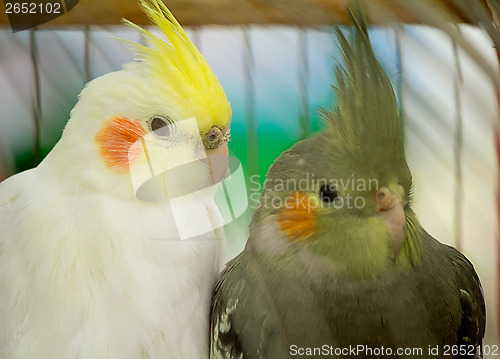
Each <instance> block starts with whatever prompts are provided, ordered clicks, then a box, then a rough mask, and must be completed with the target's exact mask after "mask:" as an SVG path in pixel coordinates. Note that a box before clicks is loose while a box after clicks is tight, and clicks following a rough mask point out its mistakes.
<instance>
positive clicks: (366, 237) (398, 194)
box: [250, 15, 420, 276]
mask: <svg viewBox="0 0 500 359" xmlns="http://www.w3.org/2000/svg"><path fill="white" fill-rule="evenodd" d="M353 18H354V21H355V27H354V28H355V30H354V35H353V39H352V41H351V42H349V41H348V40H347V39H346V37H345V36H344V35H343V33H342V32H341V31H340V30H338V31H337V36H338V39H339V43H340V48H341V51H342V53H343V62H344V65H343V66H338V67H337V69H336V79H337V85H336V86H335V92H336V95H337V100H338V103H337V106H336V108H335V109H334V110H332V111H322V115H323V117H324V119H325V122H326V124H327V128H326V129H325V130H324V131H323V132H321V133H320V134H318V135H316V136H314V137H312V138H309V139H307V140H304V141H301V142H299V143H297V144H296V145H295V146H293V147H292V148H291V149H290V150H288V151H286V152H284V153H283V154H282V155H281V156H280V157H279V158H278V159H277V160H276V162H275V163H274V164H273V166H272V167H271V169H270V170H269V172H268V174H267V177H266V181H265V185H264V191H263V195H262V198H261V201H260V203H259V206H258V208H257V210H256V215H255V216H254V220H253V221H254V222H253V223H252V226H251V229H256V228H260V227H262V228H267V229H264V232H261V234H260V235H259V234H258V235H254V236H251V237H256V238H257V239H253V238H252V241H255V244H256V245H264V246H266V247H267V248H268V249H269V248H272V249H273V250H279V249H280V248H281V250H285V248H286V249H287V250H292V251H296V250H297V249H300V248H304V249H306V250H307V251H308V252H312V253H314V254H315V255H318V256H322V257H327V258H328V257H330V258H331V259H333V262H335V263H336V264H338V265H339V269H340V270H344V271H345V272H346V273H349V275H359V276H370V275H377V274H379V273H381V271H383V270H384V268H386V267H387V266H389V265H394V264H396V265H402V266H411V265H413V264H415V263H416V262H418V260H419V256H420V246H419V243H420V240H419V237H420V226H419V224H418V221H417V219H416V217H415V214H414V213H413V212H412V210H411V207H410V205H411V187H412V177H411V173H410V170H409V168H408V166H407V164H406V160H405V155H404V150H403V141H402V131H401V123H400V116H399V112H398V107H397V102H396V98H395V95H394V91H393V89H392V86H391V83H390V81H389V79H388V77H387V75H386V74H385V72H384V71H383V69H382V67H381V66H380V64H379V63H378V62H377V60H376V57H375V55H374V53H373V49H372V46H371V43H370V40H369V37H368V31H367V25H366V23H365V22H364V20H363V18H362V16H361V15H357V16H356V17H354V16H353ZM270 228H274V229H273V231H271V232H269V231H270ZM254 233H255V232H254ZM273 238H276V239H273ZM266 241H269V242H272V241H276V243H274V244H272V245H271V244H266V243H265V242H266ZM258 242H260V244H259V243H258ZM250 245H252V244H250Z"/></svg>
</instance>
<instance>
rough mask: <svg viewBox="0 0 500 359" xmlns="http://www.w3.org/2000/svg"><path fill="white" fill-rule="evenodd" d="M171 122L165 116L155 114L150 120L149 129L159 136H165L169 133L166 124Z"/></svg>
mask: <svg viewBox="0 0 500 359" xmlns="http://www.w3.org/2000/svg"><path fill="white" fill-rule="evenodd" d="M171 123H172V122H171V121H170V120H169V119H167V118H162V117H159V116H155V117H153V119H152V120H151V131H153V132H154V133H156V134H157V135H158V136H160V137H166V136H168V135H169V134H170V128H169V126H168V125H169V124H171Z"/></svg>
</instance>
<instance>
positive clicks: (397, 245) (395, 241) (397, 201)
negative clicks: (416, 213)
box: [375, 185, 406, 256]
mask: <svg viewBox="0 0 500 359" xmlns="http://www.w3.org/2000/svg"><path fill="white" fill-rule="evenodd" d="M403 203H404V188H403V186H401V185H396V186H389V187H381V188H379V190H378V191H377V192H376V193H375V206H376V215H377V216H379V217H380V218H381V219H382V221H384V223H385V224H386V225H387V227H389V231H390V232H391V234H392V240H391V249H392V251H393V253H394V256H397V255H398V254H399V253H400V252H401V249H402V248H403V245H404V242H405V238H406V215H405V211H404V208H403Z"/></svg>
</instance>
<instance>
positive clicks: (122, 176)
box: [47, 0, 231, 201]
mask: <svg viewBox="0 0 500 359" xmlns="http://www.w3.org/2000/svg"><path fill="white" fill-rule="evenodd" d="M140 3H141V5H142V8H143V10H144V12H145V13H146V14H147V15H148V17H149V19H150V20H151V22H152V23H153V24H154V25H156V27H157V29H158V30H159V33H161V35H155V34H153V33H151V32H149V31H147V30H145V29H143V28H140V27H139V26H137V25H134V24H132V23H130V22H127V23H128V24H129V25H130V26H132V27H134V28H135V29H137V30H139V31H140V32H141V34H142V36H143V38H144V39H145V40H146V42H147V43H148V44H149V46H143V45H140V44H135V43H132V44H131V45H132V46H133V48H134V50H135V52H136V54H137V61H136V62H133V63H130V64H127V65H125V66H124V68H123V69H122V70H121V71H116V72H112V73H109V74H106V75H104V76H101V77H99V78H97V79H95V80H93V81H91V82H90V83H89V84H88V85H87V86H86V87H85V88H84V90H83V91H82V93H81V94H80V96H79V101H78V103H77V104H76V106H75V107H74V109H73V110H72V112H71V119H70V120H69V122H68V124H67V126H66V128H65V131H64V133H63V136H62V139H61V141H60V143H59V144H58V145H57V146H56V148H55V149H54V151H53V153H51V154H50V155H49V156H48V159H47V162H49V163H51V164H52V165H53V166H52V169H54V166H55V167H56V170H57V167H58V168H59V170H60V171H61V172H64V173H68V172H71V175H72V176H73V177H74V179H75V180H76V181H80V182H81V183H83V184H84V185H86V186H87V187H89V188H92V189H96V190H103V191H106V192H109V193H115V194H117V195H119V196H122V197H126V198H135V197H136V196H139V197H141V198H142V199H145V200H148V201H157V200H161V199H165V197H167V198H168V197H170V198H171V197H172V196H177V195H181V194H183V193H184V194H185V193H186V192H194V191H195V190H197V189H201V188H203V187H206V186H207V184H212V183H213V182H215V181H217V180H218V179H220V178H221V176H222V175H223V174H224V172H225V169H226V166H227V153H228V147H227V142H228V137H229V123H230V120H231V108H230V105H229V102H228V100H227V98H226V95H225V93H224V91H223V89H222V87H221V85H220V83H219V81H218V79H217V77H216V76H215V74H214V73H213V72H212V71H211V69H210V67H209V65H208V63H207V61H206V60H205V59H204V58H203V56H202V55H201V54H200V53H199V51H198V50H197V48H196V47H195V45H194V44H193V43H192V42H191V41H190V39H189V38H188V37H187V35H186V33H185V32H184V30H183V29H182V27H181V26H180V24H179V23H178V22H177V20H176V19H175V18H174V16H173V15H172V14H171V12H170V11H169V10H168V8H167V7H166V6H165V5H164V4H163V3H162V2H161V1H160V0H140Z"/></svg>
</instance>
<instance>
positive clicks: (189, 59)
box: [124, 0, 231, 133]
mask: <svg viewBox="0 0 500 359" xmlns="http://www.w3.org/2000/svg"><path fill="white" fill-rule="evenodd" d="M139 2H140V4H141V6H142V9H143V11H144V12H145V13H146V15H147V16H148V18H149V19H150V21H151V22H152V23H153V24H154V25H156V26H158V28H159V29H160V30H161V32H162V34H163V35H164V37H165V39H163V38H160V37H158V36H156V35H154V34H152V33H151V32H149V31H147V30H145V29H143V28H141V27H139V26H137V25H135V24H134V23H132V22H130V21H128V20H124V21H125V23H127V24H128V25H130V26H132V27H133V28H135V29H137V30H139V31H140V32H141V34H142V36H143V37H144V39H145V40H146V41H147V42H148V43H149V44H150V46H151V47H147V46H143V45H140V44H134V45H135V48H136V51H137V55H138V60H140V61H143V62H144V63H146V64H147V65H148V66H149V68H150V70H151V71H152V73H153V75H154V76H155V77H156V78H158V79H160V80H161V81H162V83H164V84H165V85H166V86H167V88H169V89H170V91H169V92H170V93H171V94H172V95H173V96H176V97H178V101H179V103H180V104H183V105H184V106H186V105H187V106H188V107H189V111H190V112H193V113H192V114H191V113H188V114H187V115H188V116H194V117H196V120H197V122H198V125H199V126H200V130H201V132H202V133H203V132H206V131H208V130H209V129H210V127H211V126H213V125H217V126H220V127H227V126H228V125H229V120H230V118H231V107H230V105H229V102H228V101H227V98H226V95H225V93H224V90H223V89H222V86H221V85H220V83H219V80H218V79H217V77H216V76H215V74H214V73H213V72H212V70H211V69H210V66H209V65H208V63H207V61H206V60H205V58H204V57H203V56H202V55H201V54H200V52H199V51H198V49H197V48H196V46H195V45H194V44H193V43H192V42H191V40H190V39H189V38H188V36H187V35H186V33H185V32H184V30H183V29H182V27H181V25H180V24H179V22H178V21H177V20H176V19H175V17H174V16H173V15H172V13H171V12H170V10H169V9H168V8H167V7H166V6H165V4H164V3H163V2H162V1H161V0H139Z"/></svg>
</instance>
